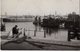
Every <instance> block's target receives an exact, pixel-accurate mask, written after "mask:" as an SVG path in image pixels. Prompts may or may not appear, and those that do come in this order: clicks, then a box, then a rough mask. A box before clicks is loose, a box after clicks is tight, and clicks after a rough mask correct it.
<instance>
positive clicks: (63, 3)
mask: <svg viewBox="0 0 80 52" xmlns="http://www.w3.org/2000/svg"><path fill="white" fill-rule="evenodd" d="M55 11H56V13H57V14H61V15H65V14H68V13H71V12H73V11H74V12H76V13H79V0H2V14H3V15H4V14H5V12H7V15H28V14H29V15H44V14H45V15H47V14H55Z"/></svg>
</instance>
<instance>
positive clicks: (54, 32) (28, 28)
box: [5, 22, 67, 41]
mask: <svg viewBox="0 0 80 52" xmlns="http://www.w3.org/2000/svg"><path fill="white" fill-rule="evenodd" d="M16 24H17V25H18V27H19V28H25V33H26V35H28V36H31V37H32V38H33V39H44V40H56V41H67V30H65V29H52V28H45V27H44V28H42V27H40V26H35V25H33V23H32V22H16V23H15V22H14V23H12V22H9V23H5V25H6V32H9V31H11V29H12V27H13V26H15V25H16Z"/></svg>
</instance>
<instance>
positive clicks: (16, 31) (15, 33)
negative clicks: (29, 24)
mask: <svg viewBox="0 0 80 52" xmlns="http://www.w3.org/2000/svg"><path fill="white" fill-rule="evenodd" d="M17 27H18V26H17V25H15V26H14V27H13V28H12V33H13V36H12V38H14V37H15V36H16V38H17V37H18V30H19V29H18V28H17Z"/></svg>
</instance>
